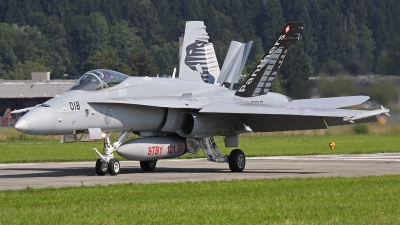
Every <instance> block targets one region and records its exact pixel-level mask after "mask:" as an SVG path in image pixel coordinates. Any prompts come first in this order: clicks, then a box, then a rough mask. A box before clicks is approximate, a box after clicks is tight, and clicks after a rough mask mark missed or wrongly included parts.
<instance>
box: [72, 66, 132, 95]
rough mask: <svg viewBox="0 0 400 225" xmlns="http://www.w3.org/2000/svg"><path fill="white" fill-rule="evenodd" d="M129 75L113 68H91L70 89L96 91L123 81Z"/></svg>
mask: <svg viewBox="0 0 400 225" xmlns="http://www.w3.org/2000/svg"><path fill="white" fill-rule="evenodd" d="M128 77H129V76H128V75H126V74H123V73H120V72H116V71H112V70H104V69H98V70H91V71H89V72H86V73H85V74H83V75H82V76H81V78H79V79H78V80H77V81H76V82H75V84H74V85H73V86H72V87H71V88H70V89H69V90H82V91H95V90H101V89H105V88H109V87H112V86H115V85H117V84H120V83H122V81H124V80H126V79H127V78H128Z"/></svg>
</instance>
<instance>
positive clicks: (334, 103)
mask: <svg viewBox="0 0 400 225" xmlns="http://www.w3.org/2000/svg"><path fill="white" fill-rule="evenodd" d="M368 99H369V96H365V95H359V96H348V97H333V98H313V99H299V100H293V101H291V102H289V103H288V104H286V106H298V107H302V108H328V109H337V108H343V107H347V106H353V105H359V104H362V103H364V102H365V101H367V100H368Z"/></svg>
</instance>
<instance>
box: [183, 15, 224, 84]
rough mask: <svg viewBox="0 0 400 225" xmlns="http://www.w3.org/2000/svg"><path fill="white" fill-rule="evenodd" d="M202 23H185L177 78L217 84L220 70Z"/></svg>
mask: <svg viewBox="0 0 400 225" xmlns="http://www.w3.org/2000/svg"><path fill="white" fill-rule="evenodd" d="M209 38H210V37H209V36H208V33H207V32H206V27H205V26H204V22H203V21H188V22H186V29H185V35H184V38H183V46H182V49H181V58H180V63H179V78H180V79H185V80H195V81H201V82H205V83H210V84H217V83H216V82H217V80H218V77H219V74H220V69H219V65H218V61H217V57H216V55H215V51H214V46H213V44H212V43H209V42H208V39H209Z"/></svg>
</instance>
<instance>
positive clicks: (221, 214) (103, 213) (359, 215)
mask: <svg viewBox="0 0 400 225" xmlns="http://www.w3.org/2000/svg"><path fill="white" fill-rule="evenodd" d="M399 182H400V176H381V177H361V178H307V179H300V178H299V179H270V180H250V181H245V180H240V181H223V182H185V183H169V184H150V185H149V184H123V185H110V186H95V187H87V186H82V187H70V188H59V189H53V188H49V189H25V190H20V191H1V192H0V199H2V201H0V208H1V210H0V224H398V223H399V221H400V207H399V202H400V195H399V193H400V186H399V185H398V184H399Z"/></svg>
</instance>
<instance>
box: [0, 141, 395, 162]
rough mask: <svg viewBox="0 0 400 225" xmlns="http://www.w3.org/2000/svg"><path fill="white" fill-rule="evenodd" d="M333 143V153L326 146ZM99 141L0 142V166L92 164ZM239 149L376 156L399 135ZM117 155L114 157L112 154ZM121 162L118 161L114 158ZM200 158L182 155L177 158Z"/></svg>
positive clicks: (247, 144)
mask: <svg viewBox="0 0 400 225" xmlns="http://www.w3.org/2000/svg"><path fill="white" fill-rule="evenodd" d="M332 141H333V142H335V143H336V147H335V149H334V150H333V151H331V150H330V149H329V146H328V143H329V142H332ZM216 142H217V145H218V146H219V147H220V149H221V152H222V153H223V154H229V153H230V151H231V150H232V148H225V147H223V146H224V144H223V139H222V137H217V138H216ZM102 146H103V144H102V142H101V141H98V142H90V143H87V142H86V143H62V144H61V143H59V141H57V140H40V139H38V140H28V141H1V142H0V155H1V157H0V163H11V162H15V163H16V162H61V161H95V160H96V159H97V155H96V154H95V153H94V152H93V150H92V148H93V147H96V148H97V149H98V150H99V151H100V152H101V151H102V148H103V147H102ZM239 146H240V149H243V150H244V152H245V154H246V156H276V155H324V154H360V153H366V154H367V153H380V152H400V135H399V134H373V135H323V136H305V135H300V136H283V135H278V136H273V135H242V136H240V138H239ZM116 155H117V154H116ZM117 157H118V158H119V159H121V160H123V159H122V158H121V157H119V156H117ZM196 157H204V154H203V153H202V152H201V151H200V152H199V153H198V155H188V154H185V155H184V156H182V157H181V158H196Z"/></svg>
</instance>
